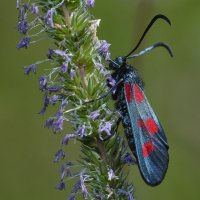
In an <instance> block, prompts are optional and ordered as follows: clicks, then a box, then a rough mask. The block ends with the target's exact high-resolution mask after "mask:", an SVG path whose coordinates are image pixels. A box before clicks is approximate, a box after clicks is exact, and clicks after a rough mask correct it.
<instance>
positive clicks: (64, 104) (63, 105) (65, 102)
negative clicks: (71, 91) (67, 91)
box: [61, 99, 68, 110]
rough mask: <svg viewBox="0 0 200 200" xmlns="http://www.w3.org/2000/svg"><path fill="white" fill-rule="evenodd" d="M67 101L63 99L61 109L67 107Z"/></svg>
mask: <svg viewBox="0 0 200 200" xmlns="http://www.w3.org/2000/svg"><path fill="white" fill-rule="evenodd" d="M67 103H68V102H67V99H62V104H61V109H62V110H63V109H64V108H65V107H66V105H67Z"/></svg>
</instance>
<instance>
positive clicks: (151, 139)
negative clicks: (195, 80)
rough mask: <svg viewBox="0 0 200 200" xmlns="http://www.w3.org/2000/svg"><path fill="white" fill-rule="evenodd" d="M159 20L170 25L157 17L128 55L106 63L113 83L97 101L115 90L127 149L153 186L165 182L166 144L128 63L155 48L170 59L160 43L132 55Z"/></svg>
mask: <svg viewBox="0 0 200 200" xmlns="http://www.w3.org/2000/svg"><path fill="white" fill-rule="evenodd" d="M158 19H162V20H164V21H166V22H167V23H168V24H170V25H171V22H170V20H169V19H168V18H167V17H166V16H164V15H161V14H159V15H156V16H155V17H154V18H153V19H152V20H151V22H150V24H149V25H148V26H147V28H146V29H145V31H144V33H143V35H142V37H141V38H140V40H139V42H138V44H137V45H136V47H135V48H134V49H133V50H132V51H131V52H130V53H129V54H128V55H126V56H122V57H117V58H116V59H115V60H111V59H109V60H108V61H109V67H110V68H111V69H112V70H113V71H114V72H113V73H112V75H111V77H112V78H113V79H114V80H115V82H116V84H115V85H114V86H112V87H111V88H110V90H109V91H108V92H107V93H106V94H105V95H103V96H101V97H99V98H98V99H97V100H99V99H102V98H105V97H107V96H108V95H109V94H110V93H112V92H113V91H115V93H114V94H113V95H112V97H113V99H114V100H116V108H117V110H118V111H119V112H120V113H121V120H122V125H123V127H124V132H125V135H126V138H127V141H128V144H129V147H130V149H131V151H132V153H133V154H134V156H135V157H136V159H137V163H138V166H139V170H140V172H141V175H142V177H143V179H144V181H145V182H146V183H147V184H148V185H150V186H156V185H158V184H160V183H161V182H162V180H163V179H164V176H165V174H166V171H167V168H168V162H169V154H168V149H169V145H168V142H167V138H166V136H165V133H164V130H163V128H162V126H161V124H160V122H159V120H158V118H157V116H156V115H155V113H154V111H153V109H152V107H151V106H150V104H149V102H148V100H147V97H146V96H145V93H144V84H143V81H142V79H141V77H140V75H139V73H138V72H137V70H136V69H135V68H134V67H133V66H131V65H129V64H128V63H127V60H128V59H130V58H134V57H137V56H140V55H142V54H144V53H147V52H149V51H151V50H153V49H155V48H157V47H164V48H165V49H166V50H167V51H168V52H169V54H170V55H171V56H173V54H172V51H171V49H170V47H169V46H168V45H167V44H165V43H163V42H159V43H156V44H154V45H153V46H150V47H148V48H146V49H144V50H143V51H141V52H139V53H138V54H133V53H134V52H135V50H136V49H137V48H138V47H139V45H140V43H141V42H142V40H143V39H144V37H145V35H146V33H147V32H148V31H149V29H150V28H151V26H152V25H153V24H154V23H155V22H156V21H157V20H158Z"/></svg>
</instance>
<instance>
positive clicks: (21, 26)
mask: <svg viewBox="0 0 200 200" xmlns="http://www.w3.org/2000/svg"><path fill="white" fill-rule="evenodd" d="M28 28H29V24H28V22H27V21H26V20H25V18H24V17H23V18H22V19H21V20H19V22H18V25H17V29H18V31H19V32H20V33H22V34H26V32H27V30H28Z"/></svg>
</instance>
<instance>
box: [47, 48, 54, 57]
mask: <svg viewBox="0 0 200 200" xmlns="http://www.w3.org/2000/svg"><path fill="white" fill-rule="evenodd" d="M53 55H55V52H54V50H53V49H52V48H49V54H47V58H48V59H52V58H53Z"/></svg>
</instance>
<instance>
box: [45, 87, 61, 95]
mask: <svg viewBox="0 0 200 200" xmlns="http://www.w3.org/2000/svg"><path fill="white" fill-rule="evenodd" d="M61 89H62V87H55V86H48V87H46V90H48V91H49V92H50V93H51V92H58V91H59V90H61Z"/></svg>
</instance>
